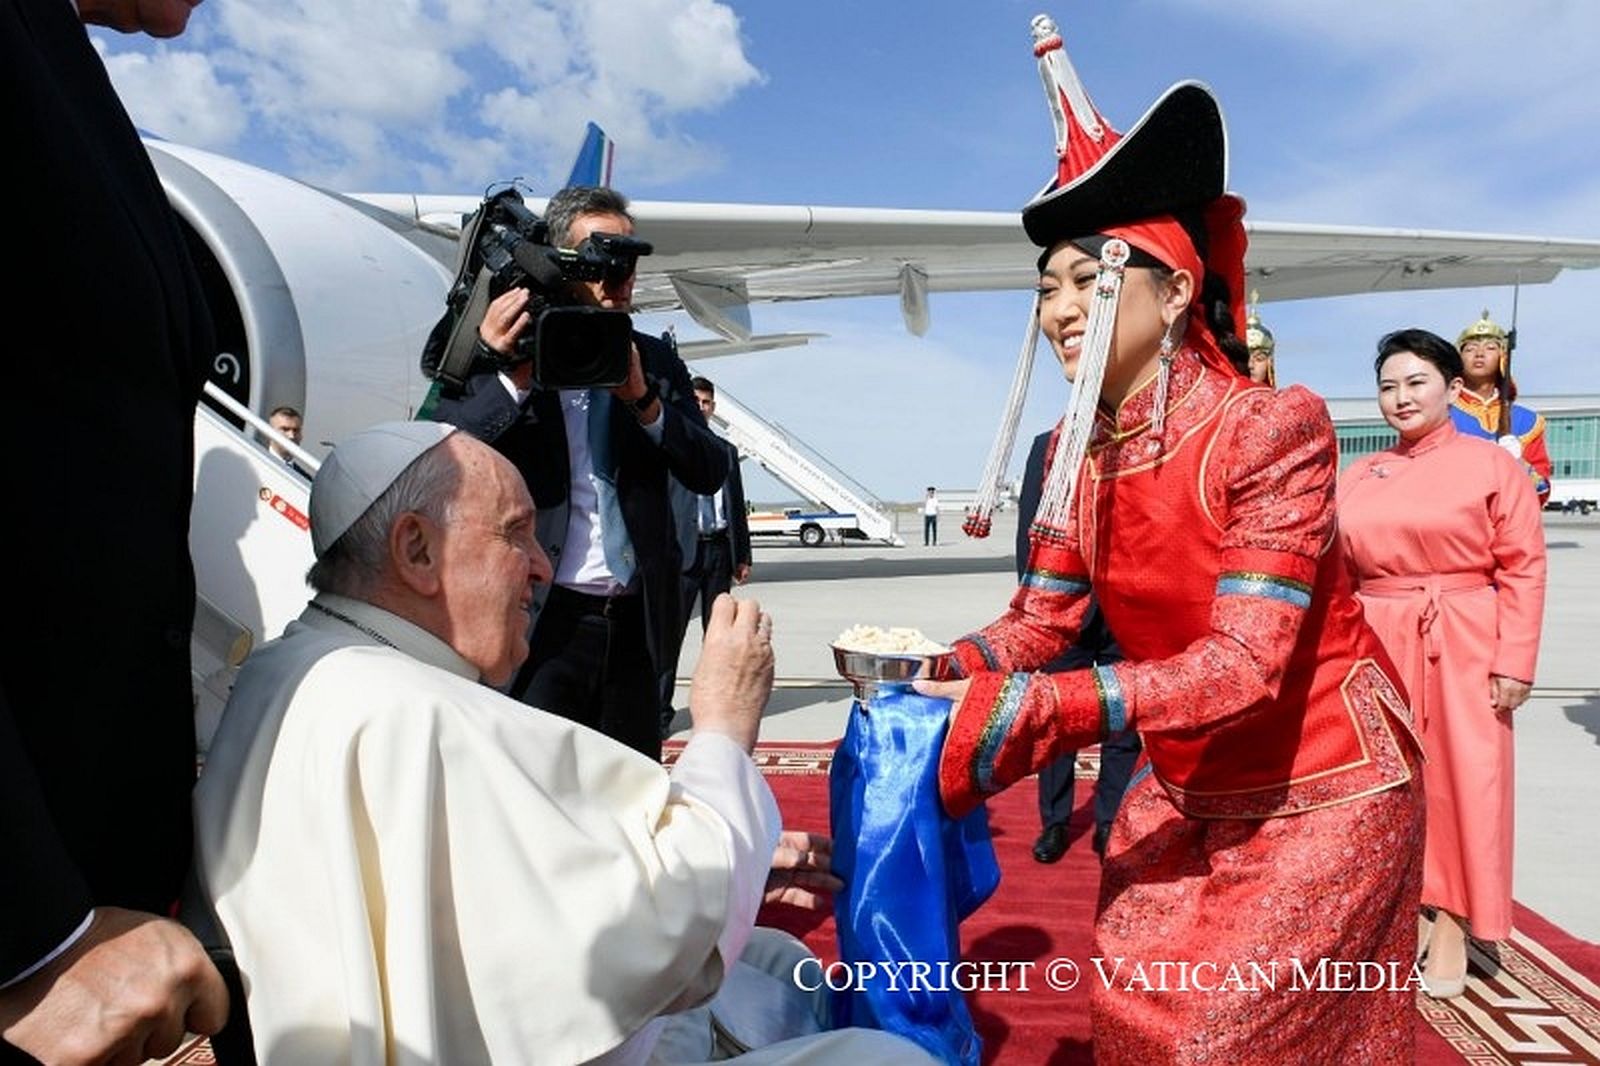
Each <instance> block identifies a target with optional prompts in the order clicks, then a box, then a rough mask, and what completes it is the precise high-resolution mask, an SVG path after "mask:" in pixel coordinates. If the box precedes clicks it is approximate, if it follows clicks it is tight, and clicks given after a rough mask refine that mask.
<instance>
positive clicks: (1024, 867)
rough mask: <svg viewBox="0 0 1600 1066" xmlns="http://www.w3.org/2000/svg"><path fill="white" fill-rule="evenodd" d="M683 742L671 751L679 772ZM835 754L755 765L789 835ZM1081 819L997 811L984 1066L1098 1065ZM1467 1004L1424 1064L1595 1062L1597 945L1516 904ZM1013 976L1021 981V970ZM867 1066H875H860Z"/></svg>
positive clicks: (828, 935)
mask: <svg viewBox="0 0 1600 1066" xmlns="http://www.w3.org/2000/svg"><path fill="white" fill-rule="evenodd" d="M679 747H681V746H669V748H668V751H667V761H668V762H669V763H670V762H671V761H672V759H673V758H674V757H675V755H676V753H677V750H679ZM832 748H833V745H831V744H763V745H761V747H760V748H759V749H758V750H757V752H756V761H757V764H758V765H759V766H760V767H761V769H762V772H763V773H765V774H767V780H768V782H769V783H770V784H771V786H772V790H773V792H774V793H775V794H776V795H777V797H778V803H779V805H780V806H781V807H782V809H783V814H784V825H785V826H786V827H787V828H790V829H806V830H810V831H812V832H818V833H826V832H828V778H827V773H828V765H829V763H830V761H831V759H832ZM1096 758H1097V754H1096V753H1094V752H1088V753H1083V754H1080V756H1079V759H1080V763H1079V767H1078V775H1079V777H1080V778H1088V779H1090V780H1092V779H1093V777H1094V773H1095V768H1096V762H1095V760H1096ZM1079 792H1080V795H1081V797H1082V798H1083V800H1084V803H1083V804H1082V805H1080V806H1079V808H1078V810H1077V811H1075V812H1074V814H1073V818H1072V823H1071V827H1070V832H1071V836H1072V846H1071V847H1070V848H1068V849H1067V854H1066V856H1065V857H1064V858H1063V859H1062V860H1061V861H1060V862H1059V863H1057V864H1055V865H1054V866H1041V865H1040V864H1039V863H1036V862H1034V861H1033V857H1032V855H1031V854H1030V852H1031V850H1032V847H1033V839H1034V837H1035V836H1036V835H1037V834H1038V831H1039V815H1038V809H1037V806H1036V793H1035V790H1034V788H1033V785H1032V783H1031V782H1026V783H1024V784H1022V785H1020V786H1018V787H1016V788H1013V789H1011V790H1010V791H1009V792H1006V793H1004V794H1002V795H1000V796H998V797H996V798H995V799H994V800H992V801H990V804H989V812H990V829H991V832H992V834H993V837H994V845H995V854H996V856H997V857H998V858H999V860H1000V869H1001V871H1002V877H1001V882H1000V888H999V890H998V891H997V892H996V893H995V895H994V897H993V898H992V899H990V900H989V902H988V903H987V904H985V905H984V907H983V908H982V909H981V910H979V911H978V913H977V914H975V915H973V916H972V917H971V918H970V919H968V920H967V922H966V923H965V924H964V925H963V927H962V947H963V951H964V954H965V957H966V958H967V959H970V960H974V961H993V962H1012V963H1015V962H1024V961H1027V962H1034V963H1036V964H1037V965H1036V967H1035V968H1034V970H1033V971H1032V973H1033V977H1032V978H1031V979H1030V982H1029V984H1030V991H1029V992H1027V993H1022V992H1001V991H988V992H978V993H974V994H973V996H972V998H971V1000H970V1005H971V1008H972V1013H973V1017H974V1018H975V1019H976V1020H977V1023H978V1028H979V1031H980V1032H981V1033H982V1035H983V1039H984V1061H985V1063H999V1064H1003V1066H1037V1064H1048V1066H1065V1064H1068V1063H1089V1062H1093V1061H1094V1055H1093V1051H1092V1050H1091V1046H1090V1041H1089V999H1088V991H1087V985H1086V984H1080V985H1079V987H1077V988H1075V989H1073V990H1072V991H1070V992H1052V991H1050V990H1049V989H1048V988H1046V987H1044V985H1043V982H1041V981H1039V980H1038V975H1039V974H1040V973H1041V971H1042V969H1043V967H1044V966H1045V965H1046V964H1047V963H1048V961H1049V960H1051V959H1054V958H1058V957H1064V958H1069V959H1074V960H1076V961H1077V962H1078V963H1079V964H1080V965H1086V960H1087V959H1088V958H1089V957H1090V955H1091V954H1092V952H1091V950H1090V939H1089V930H1090V926H1091V925H1092V923H1093V920H1094V900H1095V895H1096V892H1097V889H1098V884H1099V876H1100V868H1099V864H1098V862H1097V861H1096V859H1095V857H1094V853H1093V852H1092V851H1091V850H1090V849H1089V837H1088V833H1089V820H1090V819H1089V809H1088V802H1087V801H1088V798H1089V793H1090V789H1089V788H1087V787H1080V789H1079ZM761 921H762V923H763V924H766V925H775V926H778V927H780V928H783V929H787V930H789V931H790V932H792V933H794V934H795V935H796V936H799V937H801V938H803V939H804V940H805V942H806V943H807V944H809V945H810V946H811V949H812V950H813V951H815V952H816V953H817V954H818V955H819V956H821V957H822V958H823V959H825V960H829V961H831V960H834V959H836V958H838V953H837V951H836V948H835V943H834V930H833V918H832V916H831V915H827V916H819V915H815V914H811V913H809V912H805V911H799V910H795V909H794V908H792V907H769V908H766V909H765V910H763V911H762V914H761ZM1472 958H1473V974H1472V976H1471V977H1470V978H1469V980H1468V982H1467V994H1466V995H1465V996H1462V997H1461V998H1459V999H1453V1000H1446V1001H1441V1002H1435V1001H1434V1000H1431V999H1428V998H1427V997H1425V996H1422V995H1419V996H1418V997H1417V1011H1418V1017H1417V1061H1418V1062H1419V1063H1423V1064H1426V1066H1447V1064H1448V1066H1458V1064H1460V1063H1463V1062H1466V1063H1472V1064H1473V1066H1515V1064H1524V1063H1526V1064H1556V1063H1561V1064H1567V1063H1595V1064H1597V1066H1600V945H1597V944H1592V943H1589V942H1587V941H1583V940H1578V939H1577V938H1575V937H1572V936H1570V935H1569V934H1567V933H1565V932H1563V931H1562V930H1560V929H1558V928H1557V927H1555V926H1554V925H1551V924H1550V923H1549V922H1547V921H1545V920H1544V919H1543V918H1540V917H1539V916H1538V915H1537V914H1535V913H1534V912H1532V911H1530V910H1528V909H1527V908H1526V907H1523V906H1521V905H1520V904H1519V905H1518V906H1517V908H1516V930H1515V932H1513V933H1512V936H1511V939H1510V940H1508V941H1506V942H1505V943H1503V944H1500V945H1499V946H1498V948H1497V949H1494V948H1491V949H1489V950H1485V949H1484V948H1483V947H1482V946H1478V945H1475V946H1474V949H1473V956H1472ZM1012 972H1015V971H1014V970H1013V971H1012ZM214 1062H215V1059H214V1058H213V1057H212V1055H211V1049H210V1047H209V1046H208V1045H207V1044H206V1042H205V1041H204V1040H203V1039H196V1040H194V1041H192V1042H191V1043H189V1044H187V1045H186V1046H185V1047H184V1049H183V1050H182V1051H180V1052H179V1053H178V1054H176V1055H174V1056H173V1057H172V1058H170V1059H168V1060H167V1064H168V1066H175V1064H179V1063H181V1064H183V1066H209V1064H211V1063H214ZM859 1066H870V1064H866V1063H862V1064H859Z"/></svg>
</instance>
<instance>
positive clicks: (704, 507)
mask: <svg viewBox="0 0 1600 1066" xmlns="http://www.w3.org/2000/svg"><path fill="white" fill-rule="evenodd" d="M716 531H717V501H715V500H713V499H712V498H711V497H710V496H702V497H700V532H702V533H715V532H716Z"/></svg>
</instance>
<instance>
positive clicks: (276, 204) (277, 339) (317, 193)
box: [145, 139, 455, 454]
mask: <svg viewBox="0 0 1600 1066" xmlns="http://www.w3.org/2000/svg"><path fill="white" fill-rule="evenodd" d="M145 144H146V147H147V148H148V150H149V152H150V158H151V161H152V162H153V163H154V164H155V168H156V172H157V173H158V174H159V175H160V178H161V183H162V185H163V187H164V188H165V189H166V192H167V196H168V198H169V199H170V200H171V201H172V205H173V207H174V208H176V210H177V212H178V215H179V217H180V218H181V219H182V222H183V224H184V227H185V230H186V234H185V235H186V236H187V237H188V238H189V241H190V250H191V253H192V255H193V256H194V259H195V263H196V266H197V267H198V268H199V271H200V274H201V277H202V279H203V282H204V284H205V287H206V295H207V298H208V300H209V302H210V304H211V308H212V315H213V317H214V319H215V320H216V326H217V339H218V348H219V353H220V354H218V356H217V357H216V359H215V361H214V362H213V365H212V366H211V370H210V377H211V380H212V381H214V382H215V383H216V384H217V385H218V386H220V387H221V388H222V389H223V390H224V391H226V392H227V393H229V394H230V395H232V396H233V397H234V398H235V399H237V400H239V401H240V402H241V403H243V404H244V405H245V406H247V407H249V408H250V409H251V410H253V411H255V412H257V413H259V414H261V415H263V416H265V415H266V414H267V413H269V412H270V411H271V410H272V409H273V408H275V407H278V406H280V405H285V404H287V405H289V406H292V407H295V408H298V409H299V410H300V411H302V412H303V413H304V415H305V428H306V440H305V447H306V448H307V449H308V450H310V451H312V452H314V453H316V454H321V453H322V452H323V451H325V448H326V445H328V444H330V443H332V442H333V441H336V440H338V439H339V438H341V437H343V436H345V435H347V434H349V433H351V432H353V431H355V430H357V429H360V428H361V427H363V426H367V425H371V424H372V423H374V422H381V421H385V420H388V419H403V418H410V417H411V416H412V414H413V413H414V412H415V411H416V409H417V407H418V406H419V405H420V404H421V402H422V400H423V397H424V396H425V395H426V393H427V385H428V382H427V381H426V380H425V379H424V378H423V377H422V375H421V373H420V371H419V370H418V369H417V359H418V356H419V355H420V354H421V351H422V344H423V341H424V339H425V338H426V337H427V335H428V331H429V330H430V329H432V328H433V325H434V323H435V322H437V321H438V319H439V316H440V314H442V313H443V310H444V293H445V290H446V288H448V286H449V284H450V281H451V278H452V275H453V263H454V256H455V241H454V239H453V238H451V237H450V236H448V235H446V234H445V233H443V232H441V231H439V230H436V229H431V228H428V227H424V226H419V225H418V224H417V223H416V222H414V221H413V220H412V219H410V218H406V217H403V216H400V215H395V214H391V213H390V212H387V211H384V210H382V209H380V208H377V207H373V206H371V205H368V204H365V203H361V202H360V201H357V200H353V199H350V198H349V197H345V196H341V195H339V194H337V193H330V192H326V191H324V190H322V189H318V188H315V187H313V186H310V185H306V184H304V183H302V182H298V181H295V180H293V179H291V178H286V177H283V176H281V175H278V174H273V173H271V172H269V171H266V170H262V169H260V168H258V167H253V166H250V165H248V164H245V163H241V162H238V161H237V160H233V159H228V158H225V157H223V156H219V155H215V154H212V153H210V152H205V151H201V150H199V149H195V148H187V147H183V146H180V145H175V144H170V143H167V142H164V141H159V140H149V139H147V140H146V142H145Z"/></svg>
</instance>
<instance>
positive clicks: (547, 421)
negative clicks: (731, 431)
mask: <svg viewBox="0 0 1600 1066" xmlns="http://www.w3.org/2000/svg"><path fill="white" fill-rule="evenodd" d="M545 222H546V223H547V224H548V225H549V231H550V232H549V239H550V242H551V243H552V244H553V245H555V246H557V247H561V248H575V247H577V246H578V245H579V244H580V243H581V242H583V240H584V239H585V238H587V237H588V236H589V235H590V234H594V233H610V234H620V235H623V236H631V235H632V234H633V218H632V216H631V215H629V214H628V201H627V199H626V198H625V197H623V196H622V195H621V194H620V193H617V192H615V191H613V190H611V189H606V188H599V187H595V186H570V187H568V188H565V189H562V190H561V191H560V192H558V193H557V194H556V195H555V196H554V197H552V198H551V199H550V202H549V205H548V206H547V208H546V211H545ZM633 281H634V277H633V275H632V274H631V273H630V274H628V275H627V276H626V277H624V278H620V279H618V278H615V277H611V276H608V277H605V278H602V279H600V280H596V281H584V282H571V283H570V285H571V286H572V293H573V295H574V296H575V297H576V298H577V299H579V300H580V301H582V302H584V303H587V304H589V305H591V306H595V307H602V308H607V309H611V310H618V311H628V310H630V309H631V308H632V303H633ZM527 299H528V292H527V290H526V289H522V288H512V289H509V290H507V291H506V292H505V293H504V294H503V295H501V296H500V297H498V298H496V299H495V300H493V301H491V302H490V304H489V306H488V309H487V311H486V312H485V314H484V318H483V322H482V323H481V324H480V325H479V327H478V335H479V338H480V339H481V340H482V342H483V343H484V344H486V345H487V346H488V347H489V348H491V349H493V350H494V351H495V352H497V353H500V354H501V355H503V356H509V355H510V354H511V353H512V351H513V350H514V346H515V344H516V340H517V338H518V337H519V336H520V335H521V333H522V331H523V330H524V329H526V328H527V327H528V325H529V315H528V313H527V311H526V305H527ZM433 417H434V418H435V419H438V420H439V421H444V422H450V423H453V424H454V425H457V426H459V427H461V428H462V429H465V430H467V431H468V432H469V433H471V434H473V435H474V436H476V437H478V438H479V439H480V440H483V441H486V442H487V443H489V444H491V445H493V446H494V447H495V449H496V450H498V451H499V452H501V454H503V455H505V456H506V457H507V458H508V459H510V460H511V461H512V462H513V463H515V464H516V466H517V468H518V469H519V470H520V471H521V472H522V475H523V477H524V478H525V479H526V480H527V483H528V489H529V491H530V492H531V493H532V495H533V499H534V504H535V505H536V506H537V508H538V512H539V516H538V536H539V542H540V544H541V546H542V547H543V548H544V550H545V553H546V554H547V555H549V557H550V561H551V563H552V564H553V566H554V568H555V579H554V582H553V583H552V584H551V585H549V586H544V585H541V586H539V587H538V588H537V589H536V591H535V598H534V602H533V604H532V611H533V617H534V622H533V625H534V630H533V642H532V643H533V648H534V652H533V655H532V656H531V657H530V658H529V660H528V661H527V663H526V664H525V665H524V666H523V667H522V670H521V671H520V672H519V673H518V675H517V677H516V679H515V680H514V681H513V682H512V683H511V687H510V692H511V694H512V695H514V696H516V697H517V698H518V699H521V700H523V701H524V702H526V703H528V704H530V705H531V706H534V707H539V708H542V709H544V710H547V711H551V712H553V713H556V714H560V715H562V716H563V717H567V718H571V719H573V720H574V721H578V722H582V723H583V724H585V725H588V726H591V727H592V728H595V729H598V730H600V731H601V732H603V733H605V734H607V735H608V736H611V737H614V738H615V739H617V740H619V741H621V742H622V743H624V744H627V745H628V746H630V747H632V748H634V749H635V750H637V751H641V752H644V753H645V754H647V755H650V756H652V757H659V756H660V753H661V731H660V724H659V713H658V712H659V708H660V696H659V693H658V678H659V676H660V674H661V671H662V670H663V669H665V668H666V667H667V664H669V663H675V662H676V661H677V648H678V644H679V643H680V642H681V636H682V633H683V607H682V590H681V588H680V575H681V572H682V569H683V562H682V555H681V553H680V550H679V547H678V538H677V537H676V536H675V535H674V524H673V518H672V510H671V505H670V503H669V501H668V497H667V478H668V475H669V474H670V475H671V476H672V477H674V478H676V479H677V480H678V481H680V482H681V483H682V484H684V485H685V486H687V487H688V488H689V489H690V490H692V491H694V492H699V493H713V492H716V491H717V490H718V489H719V488H721V486H722V483H723V482H724V480H726V478H727V476H728V470H729V466H730V458H729V454H728V452H729V449H728V446H727V444H726V443H724V442H723V441H722V440H721V439H720V438H718V437H717V436H716V435H715V434H714V433H712V432H711V431H710V430H709V429H707V428H706V423H705V419H704V418H703V417H702V416H701V414H700V410H699V408H698V407H697V406H696V405H695V401H694V396H693V394H692V391H691V388H690V384H689V372H688V370H686V369H685V368H684V365H683V360H681V359H680V358H678V354H677V352H676V351H675V350H674V349H673V348H672V346H671V345H670V344H669V343H667V342H666V341H663V340H660V339H657V338H655V337H650V336H647V335H645V334H642V333H639V332H635V333H634V334H633V346H632V357H631V362H630V367H629V373H628V378H627V380H626V381H625V382H623V383H622V384H621V385H619V386H617V387H616V388H613V389H610V390H605V389H559V390H556V389H542V388H539V387H537V386H536V385H535V383H534V381H533V365H532V364H531V363H528V362H524V363H521V364H519V365H515V366H512V367H510V368H509V369H506V370H485V371H481V372H479V373H477V374H474V375H473V376H471V377H470V378H469V379H468V380H467V381H466V383H465V386H464V388H463V389H462V390H461V392H460V393H459V394H444V395H442V396H441V397H440V400H439V402H438V405H437V406H436V407H435V409H434V411H433Z"/></svg>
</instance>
